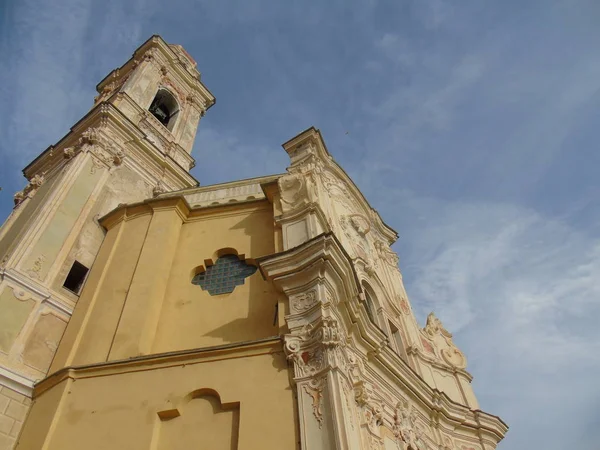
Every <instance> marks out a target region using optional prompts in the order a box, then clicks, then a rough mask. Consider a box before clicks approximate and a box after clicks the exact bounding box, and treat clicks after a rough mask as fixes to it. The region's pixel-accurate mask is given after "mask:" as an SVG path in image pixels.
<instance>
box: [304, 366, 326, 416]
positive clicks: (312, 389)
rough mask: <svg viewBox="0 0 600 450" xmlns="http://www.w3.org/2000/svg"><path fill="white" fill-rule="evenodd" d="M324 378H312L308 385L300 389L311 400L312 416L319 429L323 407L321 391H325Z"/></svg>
mask: <svg viewBox="0 0 600 450" xmlns="http://www.w3.org/2000/svg"><path fill="white" fill-rule="evenodd" d="M325 383H326V378H325V377H322V378H312V379H311V380H310V381H309V382H308V383H306V384H304V385H303V386H302V387H303V389H304V392H306V393H307V394H308V395H309V396H310V397H311V398H312V408H313V415H314V416H315V419H317V422H318V423H319V428H322V427H323V409H322V408H323V405H322V402H321V400H322V399H323V389H325Z"/></svg>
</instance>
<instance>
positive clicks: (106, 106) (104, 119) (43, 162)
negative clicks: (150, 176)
mask: <svg viewBox="0 0 600 450" xmlns="http://www.w3.org/2000/svg"><path fill="white" fill-rule="evenodd" d="M88 130H99V131H100V133H106V132H107V131H109V132H110V136H111V138H107V139H108V141H109V142H110V144H112V145H114V146H116V147H120V148H121V150H123V151H124V152H125V154H124V157H125V163H126V164H127V163H130V161H127V159H128V158H129V159H131V158H132V154H130V153H131V152H135V153H136V156H135V157H134V159H135V160H136V161H135V164H138V165H142V166H148V168H149V169H150V168H151V167H150V166H152V168H153V169H154V172H156V174H155V175H156V177H158V176H160V174H162V172H163V169H165V168H166V169H168V170H169V171H168V173H169V174H171V176H174V177H175V178H176V179H178V180H179V183H180V184H183V185H191V186H194V185H197V184H198V181H197V180H196V179H195V178H194V177H193V176H192V175H191V174H190V173H189V172H188V169H187V168H185V167H182V166H181V165H180V164H179V163H177V162H176V161H175V160H174V159H173V157H172V156H170V155H168V154H166V153H164V152H163V151H161V150H160V149H159V148H157V147H156V145H155V144H153V143H152V142H150V141H149V140H147V139H145V134H144V133H143V132H142V131H141V130H140V129H139V128H138V127H137V126H136V125H135V124H134V123H133V122H131V121H130V120H129V119H128V118H127V117H126V116H125V115H124V114H123V113H122V112H121V111H119V109H117V108H116V107H115V106H114V105H112V104H111V103H107V102H104V103H100V104H98V105H96V106H95V107H94V108H93V109H92V110H91V111H90V112H89V113H88V114H87V115H86V116H84V117H83V118H82V119H81V120H80V121H79V122H77V123H76V124H75V125H73V127H72V128H71V130H70V131H69V133H67V134H66V135H65V136H64V137H63V138H62V139H61V140H60V141H58V142H57V143H56V144H55V145H52V146H50V147H48V148H47V149H46V150H45V151H44V152H42V153H41V154H40V155H39V156H38V157H36V158H35V159H34V160H33V161H32V162H31V163H30V164H28V165H27V166H26V167H25V168H24V169H23V174H24V175H25V177H26V178H27V179H31V178H32V177H33V176H34V175H35V174H38V173H43V172H47V171H49V170H52V169H54V167H56V166H58V165H63V164H66V162H67V161H68V159H66V157H65V155H64V151H65V149H68V148H71V147H76V146H77V145H79V141H80V139H81V138H82V136H83V135H84V133H85V132H87V131H88ZM115 137H116V138H117V139H118V140H120V141H121V142H120V143H119V142H116V141H114V138H115ZM178 153H179V154H184V155H185V158H189V159H190V161H193V158H191V157H190V156H189V155H188V154H187V152H185V151H184V150H183V149H182V148H180V147H179V149H178ZM75 156H76V155H75ZM150 172H151V171H150Z"/></svg>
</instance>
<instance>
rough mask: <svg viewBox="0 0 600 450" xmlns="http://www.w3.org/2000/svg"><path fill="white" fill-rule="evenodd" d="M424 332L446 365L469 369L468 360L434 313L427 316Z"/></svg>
mask: <svg viewBox="0 0 600 450" xmlns="http://www.w3.org/2000/svg"><path fill="white" fill-rule="evenodd" d="M422 332H423V334H424V335H425V336H426V337H427V338H428V339H430V340H431V341H433V343H434V345H435V346H436V347H437V348H438V349H439V354H440V355H441V357H442V358H441V359H442V360H443V361H444V362H445V363H446V364H448V365H449V366H452V367H455V368H457V369H465V368H466V367H467V358H466V357H465V355H464V354H463V353H462V352H461V351H460V350H459V349H458V347H456V345H455V344H454V341H453V340H452V334H451V333H450V332H449V331H448V330H446V329H445V328H444V325H443V324H442V321H441V320H440V319H438V318H437V317H436V316H435V314H434V313H433V312H432V313H430V314H429V315H428V316H427V323H426V325H425V328H423V330H422Z"/></svg>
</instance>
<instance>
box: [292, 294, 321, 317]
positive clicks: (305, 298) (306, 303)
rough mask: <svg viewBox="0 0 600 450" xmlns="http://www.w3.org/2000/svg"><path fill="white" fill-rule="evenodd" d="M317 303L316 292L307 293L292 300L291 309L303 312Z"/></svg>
mask: <svg viewBox="0 0 600 450" xmlns="http://www.w3.org/2000/svg"><path fill="white" fill-rule="evenodd" d="M317 303H318V300H317V293H316V291H308V292H305V293H302V294H300V295H297V296H295V297H293V298H292V309H293V310H294V311H296V312H299V313H300V312H304V311H306V310H308V309H310V308H312V307H313V306H314V305H316V304H317Z"/></svg>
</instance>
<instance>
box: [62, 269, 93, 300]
mask: <svg viewBox="0 0 600 450" xmlns="http://www.w3.org/2000/svg"><path fill="white" fill-rule="evenodd" d="M89 270H90V269H88V268H87V267H85V266H84V265H83V264H81V263H80V262H79V261H75V262H74V263H73V266H71V270H69V274H68V275H67V278H66V279H65V282H64V283H63V287H64V288H66V289H68V290H69V291H71V292H73V293H74V294H79V292H80V291H81V287H82V286H83V282H84V281H85V277H86V275H87V273H88V271H89Z"/></svg>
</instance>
